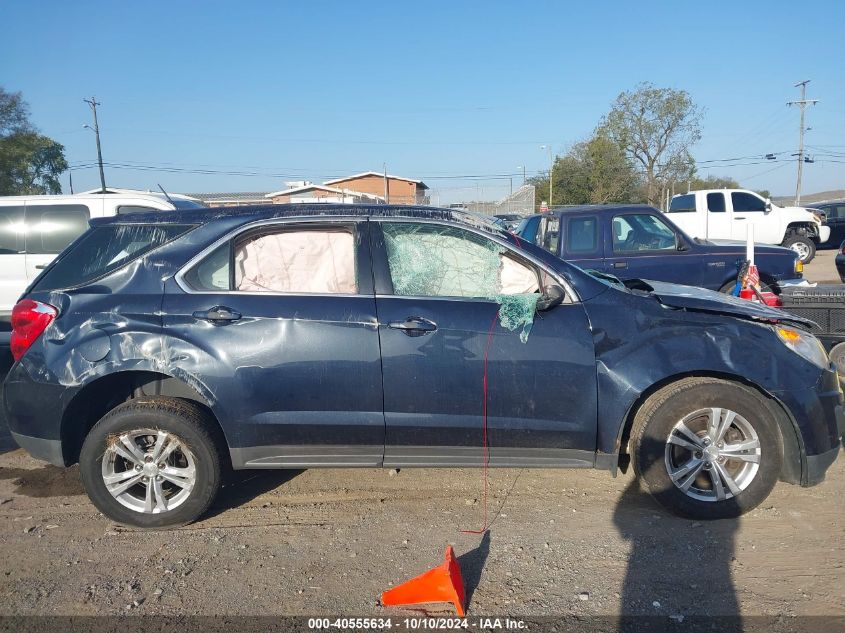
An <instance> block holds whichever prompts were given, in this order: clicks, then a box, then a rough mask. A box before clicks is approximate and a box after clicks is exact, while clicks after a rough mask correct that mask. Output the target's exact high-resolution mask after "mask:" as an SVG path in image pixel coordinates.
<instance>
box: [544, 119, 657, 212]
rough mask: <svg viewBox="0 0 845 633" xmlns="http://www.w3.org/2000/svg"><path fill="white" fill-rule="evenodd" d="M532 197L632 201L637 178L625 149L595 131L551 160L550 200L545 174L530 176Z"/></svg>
mask: <svg viewBox="0 0 845 633" xmlns="http://www.w3.org/2000/svg"><path fill="white" fill-rule="evenodd" d="M530 182H531V184H533V185H534V186H535V187H536V188H537V196H536V199H537V201H538V204H539V202H540V201H541V200H548V201H550V202H551V203H552V204H555V205H566V204H604V203H607V202H636V201H639V199H640V194H639V189H640V186H641V178H640V176H639V174H638V173H637V170H636V168H635V166H634V165H633V164H632V162H631V160H630V159H629V158H628V157H627V156H626V154H625V151H624V149H623V148H621V147H620V146H619V145H617V144H616V143H615V142H614V141H612V140H611V139H610V138H609V137H608V136H606V135H604V134H601V133H597V134H595V135H594V136H593V137H592V138H590V139H588V140H586V141H582V142H580V143H576V144H575V145H573V146H572V148H571V149H570V150H569V151H568V152H567V153H566V155H564V156H558V157H556V158H555V161H554V182H555V191H554V200H550V198H549V178H548V176H536V177H534V178H532V179H530Z"/></svg>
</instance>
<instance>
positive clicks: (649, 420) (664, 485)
mask: <svg viewBox="0 0 845 633" xmlns="http://www.w3.org/2000/svg"><path fill="white" fill-rule="evenodd" d="M709 407H718V408H721V409H729V410H730V411H732V412H735V413H736V414H738V416H737V418H735V420H736V422H735V423H732V424H731V425H730V426H729V427H728V430H727V432H726V433H725V435H724V437H725V438H728V436H731V437H737V436H739V435H740V434H741V429H740V428H739V426H737V427H736V428H735V427H734V424H737V425H745V424H747V425H750V427H751V428H752V429H753V431H754V432H755V433H756V436H757V437H756V439H757V441H758V442H759V451H760V453H759V464H758V465H757V470H756V473H755V474H753V475H752V476H751V477H750V478H749V479H748V482H747V483H746V484H745V487H744V488H743V489H742V490H741V491H740V492H739V494H736V495H732V493H730V491H729V490H727V487H725V492H726V497H727V498H725V499H722V500H716V499H715V498H714V497H715V496H716V495H717V488H716V486H715V482H714V479H713V476H712V475H711V470H713V469H715V465H714V464H705V466H704V468H708V467H709V469H708V470H700V471H697V472H698V473H699V474H698V475H696V478H695V479H694V480H693V481H694V483H693V484H692V485H691V486H690V488H689V491H690V493H692V494H693V495H695V494H699V496H701V495H707V494H708V490H707V486H708V485H709V486H710V491H709V494H712V497H709V498H711V499H713V500H706V499H701V498H694V497H693V496H691V494H690V493H688V492H684V491H683V490H681V488H680V487H679V485H676V484H675V483H674V482H673V481H672V479H671V478H670V475H669V467H670V466H669V460H670V454H669V453H670V451H681V452H683V451H684V450H686V449H684V448H678V447H677V446H675V445H674V444H672V445H670V444H669V436H670V434H672V433H673V432H674V431H673V429H674V428H675V427H676V425H677V424H679V423H680V421H681V420H684V419H686V417H687V416H690V415H691V414H693V412H696V411H699V410H703V409H706V408H709ZM772 414H773V411H772V409H771V407H770V406H769V405H768V404H767V402H766V401H765V400H764V398H763V397H762V396H760V395H759V394H758V393H757V392H755V391H754V390H752V389H750V388H748V387H746V386H744V385H740V384H738V383H733V382H729V381H726V380H719V379H716V378H686V379H683V380H680V381H678V382H675V383H672V384H670V385H668V386H666V387H664V388H663V389H661V390H659V391H657V392H656V393H655V394H653V395H652V396H651V397H650V398H649V399H648V400H647V401H646V402H645V403H644V404H643V405H642V407H640V409H639V411H638V412H637V414H636V417H635V419H634V425H633V428H632V430H631V445H632V456H633V463H634V472H635V473H636V474H637V476H638V477H640V478H641V480H642V482H643V483H644V484H645V487H646V489H647V490H648V491H649V493H650V494H651V495H652V496H653V497H654V498H655V499H656V500H657V501H658V502H659V503H660V504H661V505H663V506H664V507H666V508H667V509H669V510H670V511H672V512H673V513H675V514H679V515H681V516H686V517H690V518H694V519H704V520H709V519H726V518H734V517H738V516H740V515H741V514H744V513H745V512H748V511H749V510H751V509H753V508H755V507H756V506H757V505H759V504H760V503H762V502H763V500H764V499H765V498H766V497H768V496H769V493H770V492H771V491H772V488H773V487H774V485H775V483H776V482H777V480H778V477H779V475H780V471H781V464H782V462H783V441H782V439H781V436H780V431H779V429H778V426H777V422H776V421H775V420H774V419H773V416H772ZM690 423H691V424H692V422H690ZM691 430H692V429H691ZM696 434H697V435H699V433H696ZM701 437H702V440H703V436H701ZM739 441H742V440H739ZM667 446H669V447H670V450H667ZM689 454H690V461H689V462H686V463H687V464H691V463H693V460H692V458H693V457H695V455H693V453H692V452H691V451H690V452H689ZM697 455H701V453H698V454H697ZM674 459H675V457H674V454H673V456H672V457H671V460H673V461H674ZM707 459H710V457H707V456H704V457H703V458H699V459H698V461H706V460H707ZM747 464H748V462H746V461H741V460H736V461H730V462H728V463H727V465H725V463H724V462H723V463H722V467H726V468H731V469H733V468H740V469H741V468H746V465H747ZM682 465H683V464H682ZM673 466H674V465H673ZM748 468H749V469H753V466H748ZM713 472H718V470H717V469H716V470H713ZM741 474H742V473H741V472H740V475H741ZM702 478H703V479H702ZM679 481H680V482H681V483H683V481H684V478H681V480H679ZM721 481H723V482H724V481H725V480H721ZM738 481H739V477H737V480H736V481H735V483H737V482H738Z"/></svg>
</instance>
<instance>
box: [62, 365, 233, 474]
mask: <svg viewBox="0 0 845 633" xmlns="http://www.w3.org/2000/svg"><path fill="white" fill-rule="evenodd" d="M144 396H153V397H155V396H166V397H171V398H179V399H182V400H188V401H190V402H193V403H194V404H196V405H197V406H199V407H200V408H202V409H203V410H204V411H205V413H206V414H207V416H208V419H209V420H212V421H213V424H214V426H215V427H216V428H215V429H214V435H215V437H217V438H218V439H219V440H220V441H222V442H223V445H222V446H221V447H220V448H221V454H226V455H228V453H229V451H228V448H229V445H230V444H229V441H228V438H227V437H226V433H225V431H224V430H223V427H222V425H221V424H220V421H219V419H218V418H217V416H216V415H215V413H214V411H213V409H212V407H211V404H210V402H209V401H208V399H206V398H205V397H204V396H203V395H202V394H201V393H200V392H199V391H198V390H197V389H196V388H195V387H193V386H192V385H190V384H188V383H187V382H185V381H184V380H182V379H180V378H178V377H175V376H169V375H167V374H163V373H161V372H156V371H149V370H125V371H119V372H114V373H111V374H107V375H104V376H100V377H98V378H96V379H94V380H92V381H90V382H88V383H87V384H86V385H85V386H83V387H82V388H81V389H80V390H79V391H78V392H77V393H76V394H75V395H74V396H73V398H72V399H71V400H70V402H69V403H68V405H67V406H66V407H65V409H64V413H63V414H62V420H61V426H60V438H61V443H62V454H63V458H64V462H65V464H66V465H70V464H74V463H76V462H77V461H78V460H79V452H80V450H81V449H82V443H83V441H84V440H85V437H86V436H87V435H88V432H89V431H90V430H91V428H92V427H93V426H94V425H95V424H96V423H97V422H98V421H99V420H100V419H101V418H102V417H103V416H104V415H106V413H108V412H109V411H111V410H112V409H114V408H115V407H116V406H118V405H120V404H122V403H124V402H127V401H129V400H133V399H135V398H139V397H144Z"/></svg>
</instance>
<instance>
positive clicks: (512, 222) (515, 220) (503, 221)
mask: <svg viewBox="0 0 845 633" xmlns="http://www.w3.org/2000/svg"><path fill="white" fill-rule="evenodd" d="M522 217H523V216H521V215H519V214H517V213H500V214H498V215H494V216H493V218H494V222H495V223H496V224H498V225H499V226H501V227H502V228H503V229H505V230H506V231H512V230H513V229H515V228H516V227H517V226H518V225H519V223H520V222H521V221H522Z"/></svg>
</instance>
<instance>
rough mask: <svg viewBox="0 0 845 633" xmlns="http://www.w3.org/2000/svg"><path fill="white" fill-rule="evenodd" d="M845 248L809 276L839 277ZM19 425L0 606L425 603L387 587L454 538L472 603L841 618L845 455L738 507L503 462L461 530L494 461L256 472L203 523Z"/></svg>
mask: <svg viewBox="0 0 845 633" xmlns="http://www.w3.org/2000/svg"><path fill="white" fill-rule="evenodd" d="M834 253H835V252H834V251H822V252H820V253H819V257H818V258H817V259H816V261H815V262H813V263H812V264H811V265H810V266H808V269H807V276H808V277H809V278H810V279H811V280H814V281H836V273H835V269H834V268H833V254H834ZM828 269H829V270H828ZM828 273H830V274H828ZM3 428H4V427H3V425H2V423H0V570H2V573H0V615H4V614H5V615H11V614H41V615H56V614H61V615H70V614H73V615H88V614H127V613H129V614H185V615H190V614H207V615H211V614H227V615H235V614H244V615H255V614H261V615H268V614H306V615H330V614H331V615H347V616H348V615H374V616H383V615H397V614H402V613H414V612H408V611H401V610H398V609H385V608H383V607H380V606H378V603H377V600H378V596H379V594H380V593H381V591H383V590H384V589H386V588H388V587H390V586H391V584H393V583H397V582H400V581H402V580H404V579H406V578H408V577H411V576H413V575H416V574H418V573H420V572H422V571H424V570H425V569H428V568H429V567H432V566H434V565H436V564H438V563H439V562H440V561H441V560H442V556H443V550H444V547H445V545H446V544H447V543H451V544H453V545H454V547H455V550H456V552H457V553H458V554H459V556H460V563H461V567H462V569H463V572H464V577H465V581H466V585H467V590H468V594H469V610H470V614H473V613H474V614H490V613H493V614H513V615H524V616H530V615H538V614H541V615H542V614H545V615H559V614H564V615H572V616H579V617H580V616H589V615H595V614H603V615H608V614H609V615H618V614H621V613H624V614H647V615H655V616H662V617H664V618H666V617H669V616H672V617H673V618H674V621H676V622H677V621H678V619H679V617H680V616H685V617H687V616H691V615H696V614H710V615H713V614H725V615H730V614H735V613H742V614H743V615H781V614H785V615H835V616H845V498H844V496H843V495H844V494H845V457H843V458H841V459H840V460H839V461H838V462H837V463H836V464H835V465H834V467H833V468H832V469H831V471H830V473H829V475H828V480H827V481H826V482H825V483H824V484H822V485H820V486H818V487H815V488H811V489H801V488H796V487H793V486H788V485H785V484H779V485H778V487H777V488H776V489H775V491H774V493H773V495H772V496H771V497H770V499H769V500H768V501H767V502H766V503H765V504H764V505H763V506H762V507H761V508H759V509H757V510H756V511H754V512H752V513H751V514H749V515H747V516H746V517H744V518H742V519H741V520H737V521H720V522H714V523H699V522H693V521H687V520H682V519H678V518H675V517H673V516H671V515H669V514H667V513H666V512H665V511H663V510H662V509H661V508H659V507H658V506H657V505H655V504H654V503H653V502H652V501H651V500H650V499H649V498H648V497H647V496H645V495H644V494H643V493H641V492H640V491H639V489H638V487H637V485H636V483H635V482H634V480H633V479H632V478H631V476H630V475H628V476H620V477H619V478H617V479H612V478H611V477H610V476H608V475H607V474H605V473H601V472H592V471H556V470H545V471H544V470H494V471H491V473H490V482H491V487H490V512H491V516H492V517H494V518H493V521H492V527H491V528H490V530H489V532H488V534H487V535H486V536H484V537H483V538H482V537H480V536H478V535H472V534H465V533H462V532H461V531H460V530H462V529H476V528H478V527H479V526H480V523H481V520H482V512H483V507H482V506H483V503H482V495H481V490H482V488H481V483H482V482H481V472H480V471H475V470H452V469H444V470H403V471H401V472H399V473H391V472H389V471H380V470H373V469H365V470H311V471H305V472H299V471H287V472H263V473H257V474H256V473H248V474H245V475H243V476H241V477H239V478H238V479H237V480H235V481H233V482H232V483H231V484H230V485H229V486H228V487H227V489H225V491H224V493H223V494H222V495H221V498H220V499H219V501H218V503H217V505H216V506H215V508H214V510H213V511H212V512H211V514H210V515H209V516H207V517H206V518H205V519H204V520H202V521H201V522H199V523H196V524H194V525H191V526H188V527H186V528H182V529H180V530H177V531H148V532H139V531H134V530H128V529H124V528H119V527H117V526H115V525H114V524H112V523H110V522H109V521H108V520H107V519H106V518H104V517H103V516H102V515H100V514H99V513H98V512H97V511H96V510H95V509H94V507H93V506H92V505H91V504H90V503H89V502H88V499H87V497H86V496H85V495H84V493H83V490H82V486H81V484H80V481H79V474H78V470H77V469H76V468H72V469H69V470H63V469H59V468H55V467H52V466H48V465H45V464H44V463H41V462H37V461H35V460H33V459H31V458H30V457H28V456H27V455H26V454H25V453H24V452H23V451H21V450H14V445H13V444H12V443H11V440H10V438H9V437H8V435H5V433H4V431H3ZM417 613H419V612H417Z"/></svg>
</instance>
